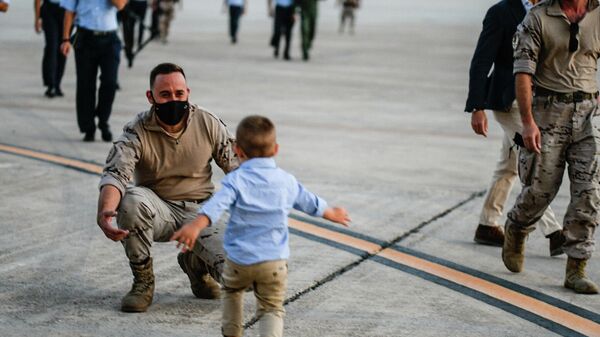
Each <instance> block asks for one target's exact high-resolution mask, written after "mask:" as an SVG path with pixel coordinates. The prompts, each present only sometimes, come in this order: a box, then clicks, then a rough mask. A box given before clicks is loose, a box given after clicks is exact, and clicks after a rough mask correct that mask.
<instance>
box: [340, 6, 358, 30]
mask: <svg viewBox="0 0 600 337" xmlns="http://www.w3.org/2000/svg"><path fill="white" fill-rule="evenodd" d="M337 3H338V5H339V6H342V13H341V15H340V29H339V32H340V33H343V32H344V29H345V26H346V21H348V22H349V23H348V25H349V26H350V34H354V24H355V20H356V18H355V13H354V12H356V10H357V9H358V7H360V0H338V1H337Z"/></svg>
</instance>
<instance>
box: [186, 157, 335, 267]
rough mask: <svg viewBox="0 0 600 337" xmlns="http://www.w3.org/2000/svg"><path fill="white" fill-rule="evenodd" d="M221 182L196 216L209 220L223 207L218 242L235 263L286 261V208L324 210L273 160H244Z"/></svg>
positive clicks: (313, 212)
mask: <svg viewBox="0 0 600 337" xmlns="http://www.w3.org/2000/svg"><path fill="white" fill-rule="evenodd" d="M221 183H222V188H221V189H220V190H219V191H218V192H217V193H215V195H213V196H212V198H210V200H208V201H207V202H206V203H205V204H204V205H203V206H202V207H201V208H200V209H199V210H198V214H205V215H206V216H207V217H208V218H209V219H210V221H211V223H215V222H216V221H217V220H218V219H219V217H220V216H221V214H222V213H223V211H225V210H226V209H229V213H230V217H229V223H228V224H227V229H226V230H225V237H224V239H223V246H224V249H225V252H226V253H227V258H228V259H230V260H231V261H233V262H235V263H237V264H241V265H246V266H247V265H251V264H255V263H260V262H265V261H274V260H282V259H287V258H288V257H289V256H290V248H289V246H288V235H289V234H288V219H287V217H288V214H289V212H290V210H291V209H292V208H295V209H297V210H299V211H302V212H304V213H306V214H309V215H313V216H318V217H322V216H323V213H324V212H325V209H326V208H327V203H326V202H325V200H323V199H321V198H319V197H318V196H316V195H314V194H312V193H311V192H309V191H308V190H306V189H305V188H304V187H303V186H302V184H300V183H299V182H298V181H297V180H296V178H294V176H292V175H291V174H289V173H287V172H285V171H284V170H282V169H280V168H278V167H277V165H276V164H275V160H274V159H273V158H253V159H250V160H248V161H245V162H244V163H242V165H240V167H239V168H238V169H237V170H235V171H233V172H230V173H229V174H227V175H226V176H225V178H223V181H222V182H221Z"/></svg>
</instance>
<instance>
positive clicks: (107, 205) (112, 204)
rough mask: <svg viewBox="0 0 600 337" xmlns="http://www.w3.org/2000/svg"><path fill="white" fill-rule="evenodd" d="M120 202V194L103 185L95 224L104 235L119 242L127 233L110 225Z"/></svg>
mask: <svg viewBox="0 0 600 337" xmlns="http://www.w3.org/2000/svg"><path fill="white" fill-rule="evenodd" d="M120 202H121V192H120V191H119V189H117V188H116V187H115V186H113V185H104V186H102V189H101V190H100V196H99V197H98V215H97V218H96V222H97V223H98V226H100V229H101V230H102V232H104V235H106V237H107V238H109V239H111V240H113V241H121V240H123V239H124V238H126V237H127V235H128V234H129V231H127V230H123V229H120V228H117V227H114V226H113V225H112V219H113V218H114V217H115V216H117V207H119V203H120Z"/></svg>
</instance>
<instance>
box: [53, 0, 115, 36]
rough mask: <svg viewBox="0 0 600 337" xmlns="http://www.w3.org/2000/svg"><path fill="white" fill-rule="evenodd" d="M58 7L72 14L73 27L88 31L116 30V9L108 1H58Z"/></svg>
mask: <svg viewBox="0 0 600 337" xmlns="http://www.w3.org/2000/svg"><path fill="white" fill-rule="evenodd" d="M60 6H61V7H63V8H64V9H66V10H68V11H70V12H74V13H75V14H76V17H75V25H77V26H79V27H83V28H86V29H89V30H97V31H102V32H106V31H110V30H117V27H118V25H117V7H115V6H114V5H113V4H112V3H111V2H110V0H60Z"/></svg>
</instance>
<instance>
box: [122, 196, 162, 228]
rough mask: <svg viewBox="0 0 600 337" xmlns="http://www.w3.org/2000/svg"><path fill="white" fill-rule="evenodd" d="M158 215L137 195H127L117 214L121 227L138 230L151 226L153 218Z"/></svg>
mask: <svg viewBox="0 0 600 337" xmlns="http://www.w3.org/2000/svg"><path fill="white" fill-rule="evenodd" d="M155 216H156V214H155V212H153V211H152V209H150V207H149V206H148V205H147V204H146V203H144V202H142V201H141V200H140V199H139V198H136V197H135V196H127V195H125V197H124V198H123V199H122V200H121V204H120V205H119V211H118V215H117V223H118V224H119V227H120V228H123V229H127V230H132V231H138V230H145V229H147V228H148V227H149V225H148V224H149V223H151V221H152V219H154V217H155Z"/></svg>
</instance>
